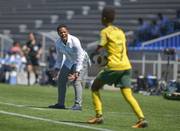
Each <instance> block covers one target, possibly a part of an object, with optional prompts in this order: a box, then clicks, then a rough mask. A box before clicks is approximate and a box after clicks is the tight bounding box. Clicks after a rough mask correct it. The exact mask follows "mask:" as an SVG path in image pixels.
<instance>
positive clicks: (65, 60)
mask: <svg viewBox="0 0 180 131" xmlns="http://www.w3.org/2000/svg"><path fill="white" fill-rule="evenodd" d="M55 44H56V52H57V60H56V64H55V68H58V69H61V67H62V66H63V64H64V65H65V66H66V67H67V68H69V69H71V67H72V65H74V64H76V69H75V70H76V71H78V72H79V71H80V70H81V69H82V68H83V61H84V59H85V56H86V52H85V51H84V50H83V48H82V47H81V43H80V41H79V39H78V38H77V37H75V36H73V35H70V34H68V40H67V43H66V44H64V43H63V41H62V40H61V38H59V39H58V40H57V41H56V43H55Z"/></svg>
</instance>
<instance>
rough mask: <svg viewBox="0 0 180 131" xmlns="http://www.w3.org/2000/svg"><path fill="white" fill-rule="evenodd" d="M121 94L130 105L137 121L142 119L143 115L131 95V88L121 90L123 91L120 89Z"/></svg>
mask: <svg viewBox="0 0 180 131" xmlns="http://www.w3.org/2000/svg"><path fill="white" fill-rule="evenodd" d="M121 92H122V94H123V96H124V98H125V99H126V101H127V102H128V103H129V104H130V105H131V107H132V109H133V111H134V112H135V114H136V115H137V117H138V119H143V118H144V114H143V112H142V110H141V108H140V106H139V104H138V102H137V101H136V99H135V98H134V96H133V95H132V90H131V88H123V89H121Z"/></svg>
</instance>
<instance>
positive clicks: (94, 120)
mask: <svg viewBox="0 0 180 131" xmlns="http://www.w3.org/2000/svg"><path fill="white" fill-rule="evenodd" d="M103 122H104V119H103V116H102V115H96V116H95V117H93V118H90V119H89V120H88V121H87V123H88V124H102V123H103Z"/></svg>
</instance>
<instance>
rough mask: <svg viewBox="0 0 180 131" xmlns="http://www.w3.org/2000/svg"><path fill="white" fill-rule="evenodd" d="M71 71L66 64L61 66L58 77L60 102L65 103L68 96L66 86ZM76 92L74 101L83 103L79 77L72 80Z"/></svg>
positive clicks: (79, 103) (60, 103)
mask: <svg viewBox="0 0 180 131" xmlns="http://www.w3.org/2000/svg"><path fill="white" fill-rule="evenodd" d="M69 73H71V69H68V68H67V67H66V66H65V65H63V67H62V68H61V71H60V74H59V77H58V83H57V84H58V104H59V105H65V97H66V86H67V82H68V78H67V77H68V75H69ZM72 84H73V87H74V92H75V100H74V103H75V104H78V105H80V106H81V103H82V85H81V80H80V79H77V80H76V81H74V82H72Z"/></svg>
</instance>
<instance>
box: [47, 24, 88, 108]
mask: <svg viewBox="0 0 180 131" xmlns="http://www.w3.org/2000/svg"><path fill="white" fill-rule="evenodd" d="M57 32H58V35H59V36H60V38H59V39H58V40H57V41H56V52H57V60H56V65H55V71H54V73H53V74H54V78H56V77H58V78H57V80H58V83H57V84H58V102H57V104H55V105H51V106H49V108H57V109H66V108H65V95H66V85H67V82H68V80H70V81H71V82H72V84H73V87H74V91H75V100H74V105H73V106H72V108H71V109H72V110H82V85H81V81H82V77H83V75H84V72H85V70H86V69H87V68H85V67H87V66H85V65H87V63H85V61H86V59H88V55H87V53H86V52H85V51H84V50H83V48H82V47H81V43H80V41H79V39H78V38H77V37H75V36H73V35H71V34H69V31H68V27H67V26H66V25H59V26H58V27H57Z"/></svg>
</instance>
